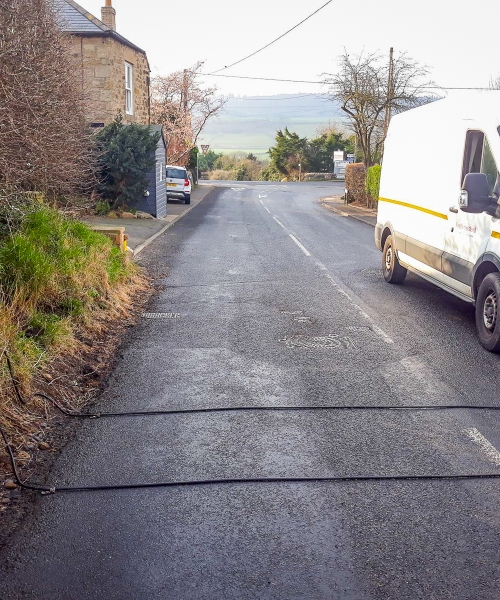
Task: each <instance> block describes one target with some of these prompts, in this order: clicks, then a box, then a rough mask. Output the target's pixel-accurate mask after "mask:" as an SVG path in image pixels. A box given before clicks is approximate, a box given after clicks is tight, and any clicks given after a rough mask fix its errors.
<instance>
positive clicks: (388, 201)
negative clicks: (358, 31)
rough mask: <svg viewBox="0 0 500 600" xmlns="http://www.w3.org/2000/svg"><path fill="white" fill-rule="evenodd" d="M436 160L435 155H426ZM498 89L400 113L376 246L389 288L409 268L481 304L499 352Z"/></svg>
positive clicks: (387, 162) (481, 317)
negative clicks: (380, 255)
mask: <svg viewBox="0 0 500 600" xmlns="http://www.w3.org/2000/svg"><path fill="white" fill-rule="evenodd" d="M430 155H431V156H430ZM499 167H500V91H484V92H463V93H455V94H453V95H450V96H449V97H447V98H444V99H442V100H437V101H436V102H432V103H431V104H426V105H425V106H422V107H419V108H416V109H413V110H410V111H408V112H405V113H402V114H400V115H397V116H395V117H394V118H393V119H392V121H391V124H390V127H389V132H388V136H387V140H386V142H385V151H384V160H383V165H382V177H381V181H380V198H379V203H378V215H377V225H376V229H375V243H376V245H377V247H378V248H379V249H380V250H381V251H382V252H383V260H382V269H383V274H384V278H385V280H386V281H388V282H389V283H402V282H403V280H404V278H405V276H406V273H407V270H410V271H412V272H414V273H416V274H417V275H420V276H421V277H423V278H424V279H427V280H428V281H430V282H432V283H434V284H435V285H437V286H439V287H441V288H443V289H444V290H446V291H448V292H450V293H452V294H455V295H456V296H458V297H459V298H461V299H463V300H465V301H466V302H472V303H474V304H475V306H476V326H477V331H478V334H479V340H480V342H481V344H482V345H483V346H484V347H485V348H486V349H487V350H490V351H492V352H500V315H499V302H500V203H499V196H500V174H499V170H498V169H499Z"/></svg>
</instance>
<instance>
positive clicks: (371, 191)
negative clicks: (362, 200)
mask: <svg viewBox="0 0 500 600" xmlns="http://www.w3.org/2000/svg"><path fill="white" fill-rule="evenodd" d="M381 172H382V167H381V166H380V165H373V167H370V168H369V169H368V171H367V173H366V191H367V192H368V196H369V199H371V203H372V205H375V206H376V204H377V202H378V196H379V190H380V174H381Z"/></svg>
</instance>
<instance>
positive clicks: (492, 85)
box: [490, 75, 500, 90]
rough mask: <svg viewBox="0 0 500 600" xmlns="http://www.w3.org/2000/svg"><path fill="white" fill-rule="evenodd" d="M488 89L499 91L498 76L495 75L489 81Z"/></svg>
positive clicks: (499, 77) (499, 76) (499, 82)
mask: <svg viewBox="0 0 500 600" xmlns="http://www.w3.org/2000/svg"><path fill="white" fill-rule="evenodd" d="M490 89H492V90H500V75H497V77H492V78H491V79H490Z"/></svg>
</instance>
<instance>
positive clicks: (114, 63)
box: [72, 36, 150, 125]
mask: <svg viewBox="0 0 500 600" xmlns="http://www.w3.org/2000/svg"><path fill="white" fill-rule="evenodd" d="M72 44H73V54H74V56H75V57H76V58H77V59H78V62H79V63H80V64H81V68H82V85H83V89H84V91H85V93H86V95H87V98H88V110H87V118H88V121H89V123H104V124H105V125H108V124H109V123H111V122H112V121H113V120H114V119H115V117H116V115H117V114H118V112H119V111H121V113H122V115H123V120H124V123H138V124H141V125H149V123H150V119H149V117H150V114H149V65H148V61H147V58H146V55H145V54H143V53H142V52H138V51H137V50H134V49H133V48H130V47H129V46H127V45H125V44H122V43H120V42H119V41H117V40H116V39H113V38H112V37H107V36H103V37H85V36H74V37H73V39H72ZM125 62H129V63H130V64H131V65H132V66H133V106H134V114H133V115H128V114H126V112H125Z"/></svg>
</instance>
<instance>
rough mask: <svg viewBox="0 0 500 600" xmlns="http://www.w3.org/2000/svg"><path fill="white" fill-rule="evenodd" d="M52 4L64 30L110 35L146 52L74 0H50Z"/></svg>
mask: <svg viewBox="0 0 500 600" xmlns="http://www.w3.org/2000/svg"><path fill="white" fill-rule="evenodd" d="M52 5H53V7H54V11H55V13H56V17H57V18H58V20H59V24H60V26H61V28H62V29H63V30H64V31H67V32H68V33H71V34H73V35H83V36H85V35H88V36H95V35H98V36H99V35H103V36H104V35H105V36H110V37H113V38H114V39H116V40H117V41H119V42H121V43H122V44H125V45H126V46H130V47H131V48H133V49H134V50H138V51H139V52H142V53H143V54H146V53H145V52H144V50H142V49H141V48H139V47H138V46H136V45H135V44H133V43H132V42H130V41H129V40H127V38H124V37H123V36H122V35H120V34H119V33H117V32H116V31H114V30H113V29H111V28H110V27H108V26H107V25H104V23H103V22H102V21H100V20H99V19H97V18H96V17H94V15H92V14H91V13H89V11H88V10H85V9H84V8H83V7H82V6H80V5H79V4H77V3H76V2H75V1H74V0H52Z"/></svg>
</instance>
